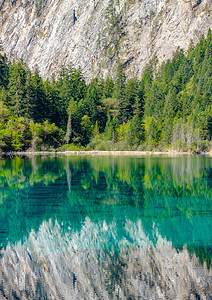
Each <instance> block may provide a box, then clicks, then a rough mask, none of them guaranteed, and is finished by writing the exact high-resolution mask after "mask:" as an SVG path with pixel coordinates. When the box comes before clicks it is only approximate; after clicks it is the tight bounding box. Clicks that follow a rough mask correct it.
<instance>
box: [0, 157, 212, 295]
mask: <svg viewBox="0 0 212 300" xmlns="http://www.w3.org/2000/svg"><path fill="white" fill-rule="evenodd" d="M0 249H1V251H0V299H128V300H129V299H212V267H211V258H212V159H211V158H209V157H187V156H186V157H174V158H170V157H112V156H111V157H100V156H98V157H94V156H90V157H81V156H79V157H75V156H62V155H61V156H54V155H50V156H33V157H23V158H20V157H16V158H13V159H1V160H0Z"/></svg>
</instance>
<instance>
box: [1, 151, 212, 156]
mask: <svg viewBox="0 0 212 300" xmlns="http://www.w3.org/2000/svg"><path fill="white" fill-rule="evenodd" d="M25 155H26V156H34V155H66V156H86V155H88V156H163V155H165V156H170V157H176V156H182V155H185V156H212V151H209V152H197V153H196V152H179V151H113V150H112V151H100V150H93V151H85V150H78V151H17V152H5V153H0V156H25Z"/></svg>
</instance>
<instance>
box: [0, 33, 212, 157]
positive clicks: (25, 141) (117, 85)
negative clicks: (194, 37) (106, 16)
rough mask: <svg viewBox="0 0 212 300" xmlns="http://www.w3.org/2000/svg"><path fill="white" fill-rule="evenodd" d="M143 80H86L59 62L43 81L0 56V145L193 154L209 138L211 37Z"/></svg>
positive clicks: (149, 69)
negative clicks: (57, 72) (55, 72)
mask: <svg viewBox="0 0 212 300" xmlns="http://www.w3.org/2000/svg"><path fill="white" fill-rule="evenodd" d="M157 65H158V62H157V58H154V59H153V60H152V61H151V62H150V63H149V64H148V65H147V66H146V68H145V70H144V73H143V76H142V79H141V80H138V79H136V78H133V79H130V80H128V81H126V78H125V74H124V66H123V65H122V64H121V63H120V64H119V65H118V68H117V74H116V76H115V80H113V79H112V78H106V79H103V78H95V79H93V80H92V81H91V82H90V83H88V84H86V81H85V79H84V78H83V75H82V72H81V70H80V69H75V68H73V66H72V65H71V64H70V65H69V66H63V67H62V68H61V70H60V75H59V77H58V78H57V79H55V78H51V79H49V80H46V81H44V80H43V79H42V78H41V77H40V76H39V72H37V71H36V72H34V73H33V72H31V71H30V70H29V69H28V68H27V66H26V65H25V64H24V63H23V62H21V61H20V62H17V63H16V62H12V63H11V62H8V61H7V59H6V57H5V56H0V150H1V151H17V150H28V149H29V150H53V149H63V150H75V149H89V150H92V149H98V150H125V149H126V150H135V149H139V150H155V149H159V150H160V149H164V150H166V149H175V150H178V151H188V150H191V151H199V150H207V149H209V148H210V145H211V139H212V34H211V30H210V29H209V31H208V34H207V38H204V37H202V39H201V40H200V42H199V43H198V44H197V45H196V46H195V47H194V46H193V45H191V46H190V48H189V49H188V51H187V52H186V53H185V52H184V51H183V50H182V49H177V50H176V52H175V53H174V54H173V58H172V59H169V60H167V61H166V62H164V63H163V64H162V65H161V66H160V67H158V66H157Z"/></svg>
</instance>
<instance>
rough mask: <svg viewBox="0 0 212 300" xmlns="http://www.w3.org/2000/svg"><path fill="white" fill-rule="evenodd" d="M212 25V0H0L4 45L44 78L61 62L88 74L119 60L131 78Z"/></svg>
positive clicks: (111, 71) (111, 69) (111, 68)
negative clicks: (151, 60) (71, 64)
mask: <svg viewBox="0 0 212 300" xmlns="http://www.w3.org/2000/svg"><path fill="white" fill-rule="evenodd" d="M209 27H212V0H202V1H201V0H104V1H103V0H34V1H28V0H1V1H0V28H1V31H0V32H1V36H0V38H1V41H0V42H1V45H2V47H3V50H4V52H5V53H6V54H7V56H8V57H9V59H13V58H15V59H23V61H24V62H26V63H27V65H29V67H30V68H32V69H33V68H38V69H39V70H40V73H41V75H42V76H43V77H44V78H46V77H49V76H51V75H52V74H53V73H57V72H58V70H59V67H60V66H61V65H62V64H67V63H69V62H72V63H73V65H74V66H75V67H79V66H80V67H81V68H82V71H83V73H84V75H85V77H86V78H87V79H90V78H92V77H94V76H99V75H100V74H103V76H104V77H105V76H106V75H107V74H110V75H111V74H114V70H115V69H116V66H117V62H118V61H119V60H120V61H121V62H122V63H123V65H124V68H125V70H126V74H127V76H128V78H130V77H132V76H134V75H137V76H138V77H140V76H141V74H142V70H143V68H144V66H145V65H146V63H147V62H148V61H149V59H151V58H152V57H153V56H154V55H157V56H158V59H159V62H161V61H163V60H164V59H167V58H169V57H171V55H172V52H173V51H174V50H176V48H177V47H178V46H180V47H182V48H185V49H187V48H188V46H189V45H190V43H191V41H192V40H193V42H194V44H195V43H196V42H198V41H199V39H200V38H201V36H202V34H204V35H206V33H207V31H208V28H209Z"/></svg>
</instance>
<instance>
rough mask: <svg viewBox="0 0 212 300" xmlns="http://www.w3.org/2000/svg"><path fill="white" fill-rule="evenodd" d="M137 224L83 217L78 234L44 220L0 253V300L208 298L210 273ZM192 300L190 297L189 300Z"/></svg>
mask: <svg viewBox="0 0 212 300" xmlns="http://www.w3.org/2000/svg"><path fill="white" fill-rule="evenodd" d="M152 235H154V236H155V237H156V240H157V242H156V244H155V245H154V244H153V243H152V242H151V241H150V240H149V238H148V237H147V235H146V234H145V232H144V228H143V225H142V223H141V221H137V222H132V221H131V220H126V221H125V224H124V230H123V235H122V238H120V236H119V235H118V233H117V226H116V222H115V221H113V222H111V223H107V222H106V221H105V220H102V221H99V222H97V223H94V222H92V221H91V220H90V218H88V217H87V218H85V220H84V222H83V223H82V226H81V230H79V231H76V230H73V229H72V228H70V227H68V228H65V227H64V224H59V223H58V222H57V221H55V222H53V221H51V220H50V221H48V222H47V221H44V222H43V223H42V224H41V226H40V228H39V230H38V231H37V233H35V231H34V230H32V231H31V232H30V234H29V238H28V239H26V240H25V242H24V243H22V242H21V241H19V242H17V243H16V244H15V246H12V245H8V246H7V247H6V249H5V250H2V251H1V259H0V298H1V299H3V300H4V299H70V297H71V299H104V300H105V299H193V298H194V299H211V297H212V270H211V269H210V270H209V269H207V267H206V264H203V265H200V263H199V260H198V259H197V258H196V256H195V255H194V256H192V257H190V256H189V254H188V251H187V249H186V248H184V249H183V250H181V251H176V249H175V248H174V247H172V243H171V242H168V241H167V240H166V239H164V238H162V237H161V235H160V234H158V231H157V228H156V227H154V226H153V228H152ZM192 297H193V298H192Z"/></svg>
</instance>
